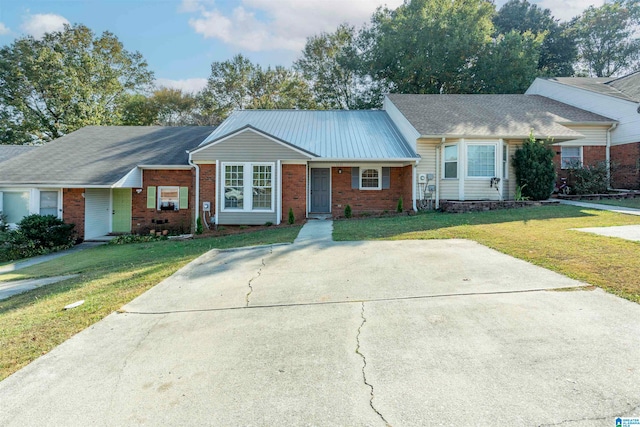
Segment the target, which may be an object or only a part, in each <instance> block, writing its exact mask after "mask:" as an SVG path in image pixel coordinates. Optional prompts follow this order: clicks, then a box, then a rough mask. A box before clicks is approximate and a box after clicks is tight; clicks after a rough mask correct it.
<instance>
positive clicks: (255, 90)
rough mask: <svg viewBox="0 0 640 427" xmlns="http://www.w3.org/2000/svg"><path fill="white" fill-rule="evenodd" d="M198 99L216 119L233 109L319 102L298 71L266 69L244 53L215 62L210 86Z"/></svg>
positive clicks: (205, 113)
mask: <svg viewBox="0 0 640 427" xmlns="http://www.w3.org/2000/svg"><path fill="white" fill-rule="evenodd" d="M197 99H198V105H199V108H200V111H201V113H202V115H203V116H209V117H211V120H212V121H213V122H214V123H216V122H217V123H219V122H220V121H222V120H224V119H225V118H226V117H227V116H228V115H229V114H230V113H231V112H232V111H233V110H244V109H265V108H270V109H280V108H292V109H295V108H314V106H315V103H314V101H313V95H312V93H311V90H310V88H309V86H308V85H307V83H306V81H305V80H304V79H303V78H302V77H301V76H300V75H299V74H298V73H296V72H295V71H292V70H288V69H286V68H284V67H275V68H271V67H268V68H266V69H263V68H262V67H261V66H259V65H257V64H253V63H252V62H251V61H250V60H249V59H248V58H246V57H244V56H242V55H236V56H235V57H234V58H233V59H231V60H228V61H222V62H214V63H213V64H211V75H210V76H209V79H208V81H207V87H206V88H205V89H204V90H203V91H202V92H200V93H199V94H198V96H197Z"/></svg>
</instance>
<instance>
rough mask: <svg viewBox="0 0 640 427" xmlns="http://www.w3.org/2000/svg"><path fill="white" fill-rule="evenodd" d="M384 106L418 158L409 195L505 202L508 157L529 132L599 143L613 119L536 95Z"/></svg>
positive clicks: (420, 99)
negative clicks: (411, 193) (414, 186)
mask: <svg viewBox="0 0 640 427" xmlns="http://www.w3.org/2000/svg"><path fill="white" fill-rule="evenodd" d="M384 109H385V111H386V112H387V113H388V114H389V116H390V117H391V118H392V120H393V121H394V122H395V123H396V125H397V126H398V128H399V129H400V130H401V132H402V134H403V135H404V137H405V139H406V140H407V141H410V145H411V148H412V149H413V150H415V152H416V153H417V154H418V155H419V156H420V161H419V163H418V165H417V168H416V176H417V182H416V193H415V198H416V199H417V200H418V201H419V202H420V201H424V200H425V199H428V200H433V201H435V203H434V204H435V205H437V204H438V203H439V202H440V200H509V199H513V197H514V195H515V191H516V180H515V172H514V170H513V166H512V156H513V154H514V153H515V150H516V149H517V147H518V146H520V145H522V142H523V140H524V139H527V138H528V137H529V135H530V133H531V132H533V135H534V136H535V137H536V138H537V139H547V138H550V139H552V140H553V141H554V142H555V143H556V144H560V145H563V146H564V145H565V144H566V145H569V146H572V145H577V144H580V145H585V146H598V147H602V149H603V150H604V146H605V145H606V141H607V132H608V129H610V128H611V126H612V124H614V123H615V120H613V119H610V118H608V117H604V116H600V115H598V114H594V113H592V112H589V111H585V110H582V109H579V108H576V107H573V106H570V105H567V104H563V103H560V102H558V101H554V100H552V99H549V98H545V97H542V96H536V95H397V94H392V95H387V97H386V98H385V100H384Z"/></svg>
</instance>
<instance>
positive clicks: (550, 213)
mask: <svg viewBox="0 0 640 427" xmlns="http://www.w3.org/2000/svg"><path fill="white" fill-rule="evenodd" d="M631 224H640V216H634V215H624V214H617V213H613V212H607V211H596V210H588V209H584V208H579V207H575V206H565V205H562V206H541V207H532V208H523V209H512V210H502V211H490V212H479V213H467V214H442V213H438V212H432V213H425V214H419V215H416V216H411V217H396V218H380V219H367V220H346V221H335V222H334V223H333V228H334V233H333V237H334V239H335V240H367V239H392V240H403V239H453V238H459V239H470V240H475V241H477V242H479V243H481V244H483V245H486V246H488V247H490V248H493V249H496V250H498V251H500V252H503V253H506V254H508V255H512V256H514V257H516V258H520V259H523V260H525V261H529V262H531V263H533V264H536V265H539V266H542V267H545V268H548V269H549V270H553V271H556V272H558V273H561V274H564V275H566V276H569V277H572V278H574V279H577V280H581V281H583V282H586V283H590V284H593V285H597V286H599V287H601V288H603V289H605V290H607V291H608V292H611V293H614V294H616V295H619V296H621V297H623V298H626V299H628V300H630V301H634V302H637V303H640V262H638V255H639V254H640V243H638V242H633V241H628V240H623V239H618V238H611V237H604V236H599V235H596V234H592V233H584V232H580V231H575V230H571V229H572V228H583V227H607V226H614V225H631Z"/></svg>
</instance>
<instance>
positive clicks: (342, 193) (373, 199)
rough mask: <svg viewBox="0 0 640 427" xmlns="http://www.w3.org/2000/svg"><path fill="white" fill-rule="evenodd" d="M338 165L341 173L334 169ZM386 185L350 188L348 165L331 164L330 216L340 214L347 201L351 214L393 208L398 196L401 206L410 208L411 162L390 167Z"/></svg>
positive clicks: (396, 204) (393, 209) (393, 210)
mask: <svg viewBox="0 0 640 427" xmlns="http://www.w3.org/2000/svg"><path fill="white" fill-rule="evenodd" d="M338 169H342V173H338ZM390 172H391V175H390V188H389V189H387V190H358V189H353V188H351V168H350V167H342V168H337V167H333V168H331V210H332V212H333V215H334V216H343V215H344V208H345V207H346V206H347V205H351V210H352V212H353V214H356V215H357V214H361V213H365V212H371V213H374V212H378V213H379V212H384V211H389V212H395V210H396V207H397V206H398V200H399V199H400V196H402V201H403V205H404V210H405V211H407V210H410V209H412V208H413V200H412V186H411V182H412V179H413V171H412V167H411V166H405V167H397V168H391V171H390Z"/></svg>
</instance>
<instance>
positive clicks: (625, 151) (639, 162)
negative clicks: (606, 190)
mask: <svg viewBox="0 0 640 427" xmlns="http://www.w3.org/2000/svg"><path fill="white" fill-rule="evenodd" d="M611 163H612V174H611V186H612V187H613V188H626V189H635V190H637V189H640V142H636V143H633V144H624V145H614V146H613V147H611Z"/></svg>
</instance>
